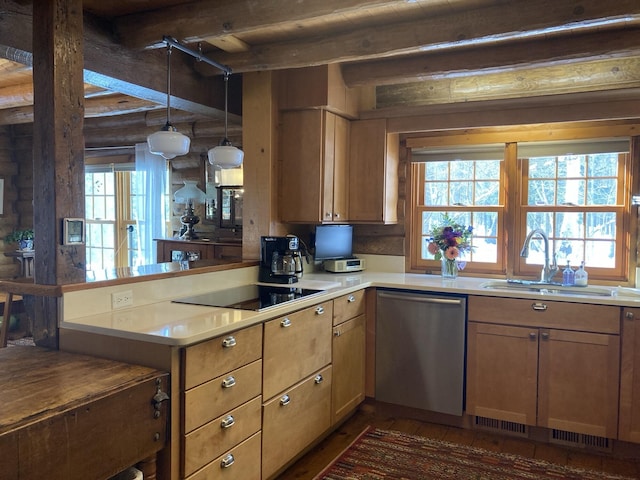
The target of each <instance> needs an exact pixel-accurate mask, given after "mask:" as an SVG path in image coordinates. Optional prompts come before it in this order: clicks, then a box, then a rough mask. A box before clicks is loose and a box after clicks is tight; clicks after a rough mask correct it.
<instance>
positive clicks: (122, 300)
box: [111, 290, 133, 309]
mask: <svg viewBox="0 0 640 480" xmlns="http://www.w3.org/2000/svg"><path fill="white" fill-rule="evenodd" d="M132 305H133V291H132V290H125V291H123V292H116V293H112V294H111V307H112V308H113V309H116V308H124V307H131V306H132Z"/></svg>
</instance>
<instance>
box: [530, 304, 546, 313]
mask: <svg viewBox="0 0 640 480" xmlns="http://www.w3.org/2000/svg"><path fill="white" fill-rule="evenodd" d="M531 308H532V309H533V310H536V311H538V312H544V311H545V310H546V309H547V304H546V303H541V302H536V303H532V304H531Z"/></svg>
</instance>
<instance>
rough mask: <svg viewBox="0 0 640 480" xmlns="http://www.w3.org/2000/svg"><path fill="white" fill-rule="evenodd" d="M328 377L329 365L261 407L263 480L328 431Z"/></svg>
mask: <svg viewBox="0 0 640 480" xmlns="http://www.w3.org/2000/svg"><path fill="white" fill-rule="evenodd" d="M331 374H332V369H331V365H328V366H327V367H326V368H323V369H322V370H321V371H320V372H318V373H317V374H313V375H311V376H309V377H308V378H306V379H304V380H303V381H302V382H300V383H298V384H297V385H295V386H293V387H291V388H290V389H289V390H287V391H286V392H284V393H283V394H282V395H278V396H277V397H276V398H273V399H272V400H270V401H268V402H267V403H265V404H264V406H263V411H262V478H268V477H270V476H271V475H273V474H274V473H275V472H276V471H278V470H279V469H280V468H282V467H283V466H284V465H285V464H287V462H289V460H291V459H293V458H294V457H295V456H296V455H297V454H298V453H300V452H301V451H303V450H304V449H305V448H306V447H307V446H308V445H309V444H311V442H313V441H314V440H315V439H316V438H318V437H319V436H320V435H322V433H323V432H325V431H326V430H327V429H328V428H329V425H330V421H331ZM318 375H320V376H321V377H320V378H321V379H322V380H320V378H319V377H318Z"/></svg>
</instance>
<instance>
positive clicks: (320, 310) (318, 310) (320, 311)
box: [316, 305, 324, 315]
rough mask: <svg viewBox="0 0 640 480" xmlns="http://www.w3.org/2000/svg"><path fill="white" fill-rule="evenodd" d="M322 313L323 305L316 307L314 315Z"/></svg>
mask: <svg viewBox="0 0 640 480" xmlns="http://www.w3.org/2000/svg"><path fill="white" fill-rule="evenodd" d="M323 313H324V307H323V306H322V305H320V306H319V307H318V308H316V315H322V314H323Z"/></svg>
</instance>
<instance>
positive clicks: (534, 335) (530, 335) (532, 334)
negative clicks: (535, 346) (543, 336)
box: [529, 332, 537, 340]
mask: <svg viewBox="0 0 640 480" xmlns="http://www.w3.org/2000/svg"><path fill="white" fill-rule="evenodd" d="M536 337H537V335H536V332H531V333H529V338H530V339H531V340H535V339H536Z"/></svg>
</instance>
